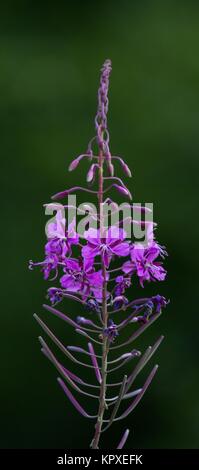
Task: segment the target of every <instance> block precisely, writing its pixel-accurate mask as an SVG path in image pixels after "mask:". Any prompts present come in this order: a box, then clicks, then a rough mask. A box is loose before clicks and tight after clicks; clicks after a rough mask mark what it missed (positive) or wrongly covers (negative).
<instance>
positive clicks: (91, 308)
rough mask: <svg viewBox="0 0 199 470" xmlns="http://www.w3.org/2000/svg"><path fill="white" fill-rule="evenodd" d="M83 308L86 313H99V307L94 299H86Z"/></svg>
mask: <svg viewBox="0 0 199 470" xmlns="http://www.w3.org/2000/svg"><path fill="white" fill-rule="evenodd" d="M84 307H85V309H86V310H87V311H88V312H96V313H100V306H99V304H98V302H97V301H96V300H95V299H88V300H87V301H86V302H85V304H84Z"/></svg>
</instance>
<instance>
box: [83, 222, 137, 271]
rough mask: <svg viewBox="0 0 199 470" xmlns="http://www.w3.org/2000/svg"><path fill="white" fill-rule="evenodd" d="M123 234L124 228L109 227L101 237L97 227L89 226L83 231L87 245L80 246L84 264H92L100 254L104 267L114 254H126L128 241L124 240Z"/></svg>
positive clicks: (127, 252) (107, 265)
mask: <svg viewBox="0 0 199 470" xmlns="http://www.w3.org/2000/svg"><path fill="white" fill-rule="evenodd" d="M125 236H126V234H125V232H124V230H122V229H118V227H110V228H109V229H108V231H107V232H106V233H105V236H104V237H101V234H100V230H99V229H98V230H96V229H93V228H90V229H89V230H88V231H87V232H85V238H86V240H87V245H86V246H84V247H83V248H82V256H83V258H84V260H85V264H86V266H88V267H90V266H93V263H94V259H95V257H96V256H99V255H101V256H102V260H103V262H104V264H105V266H106V268H108V267H109V264H110V261H111V259H112V257H113V256H114V255H117V256H128V254H129V242H126V241H124V239H125Z"/></svg>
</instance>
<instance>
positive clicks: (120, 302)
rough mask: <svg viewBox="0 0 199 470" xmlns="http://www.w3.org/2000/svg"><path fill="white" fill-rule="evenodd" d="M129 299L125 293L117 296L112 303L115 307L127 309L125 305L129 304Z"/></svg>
mask: <svg viewBox="0 0 199 470" xmlns="http://www.w3.org/2000/svg"><path fill="white" fill-rule="evenodd" d="M128 303H129V301H128V299H127V297H124V295H118V296H117V297H115V298H114V299H113V301H112V305H113V307H114V309H116V310H118V309H125V307H126V306H127V305H128Z"/></svg>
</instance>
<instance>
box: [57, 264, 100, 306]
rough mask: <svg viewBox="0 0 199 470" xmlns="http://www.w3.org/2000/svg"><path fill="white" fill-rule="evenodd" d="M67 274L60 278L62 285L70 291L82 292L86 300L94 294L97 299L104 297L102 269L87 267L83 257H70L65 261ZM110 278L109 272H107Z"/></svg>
mask: <svg viewBox="0 0 199 470" xmlns="http://www.w3.org/2000/svg"><path fill="white" fill-rule="evenodd" d="M64 272H65V274H64V275H63V276H62V277H61V278H60V283H61V286H62V287H63V288H64V289H66V290H67V291H69V292H76V293H80V294H81V295H82V297H83V298H84V300H86V299H87V298H88V297H89V296H90V295H91V294H93V295H94V296H95V298H96V300H99V301H101V299H102V286H103V276H102V271H101V270H100V271H95V269H94V268H93V267H91V266H90V267H88V266H87V267H85V266H84V263H83V261H82V260H81V259H78V260H77V259H75V258H68V259H67V260H66V262H65V268H64ZM107 279H108V274H107Z"/></svg>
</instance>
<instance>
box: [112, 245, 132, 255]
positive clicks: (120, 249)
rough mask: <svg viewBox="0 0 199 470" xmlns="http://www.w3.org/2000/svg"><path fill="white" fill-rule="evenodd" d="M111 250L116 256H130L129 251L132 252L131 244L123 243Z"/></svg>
mask: <svg viewBox="0 0 199 470" xmlns="http://www.w3.org/2000/svg"><path fill="white" fill-rule="evenodd" d="M111 250H112V251H113V253H114V254H115V255H118V256H128V255H129V251H130V247H129V244H128V243H127V242H122V243H119V244H118V245H116V246H114V247H112V246H111Z"/></svg>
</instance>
